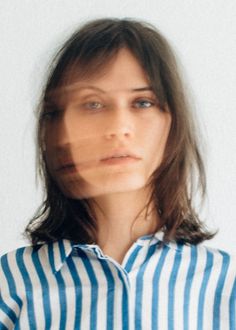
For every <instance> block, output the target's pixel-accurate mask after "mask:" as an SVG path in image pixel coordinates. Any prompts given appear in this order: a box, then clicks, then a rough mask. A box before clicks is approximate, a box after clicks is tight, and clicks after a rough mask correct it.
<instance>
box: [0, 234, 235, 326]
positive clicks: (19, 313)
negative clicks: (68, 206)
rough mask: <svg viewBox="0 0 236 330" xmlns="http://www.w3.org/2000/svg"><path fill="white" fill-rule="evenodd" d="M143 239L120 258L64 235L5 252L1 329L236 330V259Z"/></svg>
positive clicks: (0, 269)
mask: <svg viewBox="0 0 236 330" xmlns="http://www.w3.org/2000/svg"><path fill="white" fill-rule="evenodd" d="M162 239H163V232H160V231H159V232H157V233H155V234H154V235H145V236H142V237H140V238H139V239H137V240H136V241H135V242H134V243H133V245H132V246H131V247H130V248H129V250H128V251H127V253H126V255H125V257H124V259H123V261H122V263H121V264H120V263H118V262H116V261H115V260H114V259H113V258H111V257H109V256H106V255H104V254H103V252H102V250H101V249H100V248H99V246H98V245H96V244H73V243H72V242H70V241H69V240H65V239H63V240H59V241H57V242H54V243H49V244H39V245H37V246H35V247H33V246H26V247H22V248H19V249H16V250H14V251H11V252H8V253H7V254H5V255H3V256H2V257H1V264H0V265H1V266H0V329H1V330H2V329H4V330H5V329H22V330H27V329H30V330H33V329H39V330H43V329H46V330H48V329H55V330H58V329H60V330H62V329H68V330H73V329H82V330H87V329H90V330H103V329H104V330H105V329H107V330H108V329H116V330H139V329H153V330H154V329H155V330H156V329H160V330H167V329H168V330H187V329H190V330H200V329H204V330H210V329H211V330H218V329H221V330H236V256H234V255H229V254H228V253H226V252H225V251H222V250H219V249H213V248H209V247H206V246H204V245H202V244H198V245H187V244H177V243H175V242H170V243H165V244H164V245H160V243H161V242H162Z"/></svg>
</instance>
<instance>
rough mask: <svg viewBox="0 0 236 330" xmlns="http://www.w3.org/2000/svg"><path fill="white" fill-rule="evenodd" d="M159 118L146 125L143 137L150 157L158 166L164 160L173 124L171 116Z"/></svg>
mask: <svg viewBox="0 0 236 330" xmlns="http://www.w3.org/2000/svg"><path fill="white" fill-rule="evenodd" d="M158 119H159V120H157V121H156V122H155V121H153V123H152V124H151V125H149V126H146V127H144V134H143V137H142V139H143V143H144V148H145V150H146V151H147V153H148V155H147V156H148V159H149V160H150V162H153V163H155V165H156V166H157V165H159V164H160V162H161V160H162V157H163V154H164V151H165V147H166V143H167V139H168V135H169V131H170V124H171V120H170V118H169V116H166V117H163V118H161V119H162V120H160V118H158Z"/></svg>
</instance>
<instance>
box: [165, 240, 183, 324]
mask: <svg viewBox="0 0 236 330" xmlns="http://www.w3.org/2000/svg"><path fill="white" fill-rule="evenodd" d="M182 249H183V245H182V244H177V250H176V252H175V259H174V265H173V268H172V271H171V275H170V280H169V285H168V330H174V322H175V320H174V305H175V285H176V279H177V274H178V271H179V267H180V263H181V258H182V253H181V252H182Z"/></svg>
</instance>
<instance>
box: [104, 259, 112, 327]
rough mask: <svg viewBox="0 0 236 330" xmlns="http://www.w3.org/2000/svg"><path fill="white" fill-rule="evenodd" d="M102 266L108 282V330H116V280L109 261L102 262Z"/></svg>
mask: <svg viewBox="0 0 236 330" xmlns="http://www.w3.org/2000/svg"><path fill="white" fill-rule="evenodd" d="M101 266H102V269H103V271H104V274H105V276H106V280H107V286H108V290H107V324H106V330H113V329H114V295H115V280H114V278H113V275H112V272H111V270H110V268H109V266H108V264H107V261H105V260H101Z"/></svg>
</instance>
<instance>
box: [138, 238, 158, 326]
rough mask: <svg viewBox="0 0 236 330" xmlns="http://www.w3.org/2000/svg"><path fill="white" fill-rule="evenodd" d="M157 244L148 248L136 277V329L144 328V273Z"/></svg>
mask: <svg viewBox="0 0 236 330" xmlns="http://www.w3.org/2000/svg"><path fill="white" fill-rule="evenodd" d="M156 248H157V247H156V245H151V246H150V247H149V249H148V252H147V255H146V257H145V260H144V262H143V263H142V265H141V266H140V268H139V271H138V274H137V278H136V288H135V330H141V329H142V309H143V275H144V272H145V269H146V267H147V265H148V262H150V259H151V257H152V255H153V254H154V252H155V251H156Z"/></svg>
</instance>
